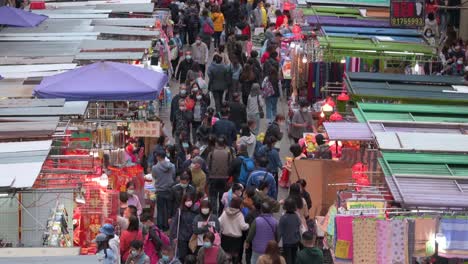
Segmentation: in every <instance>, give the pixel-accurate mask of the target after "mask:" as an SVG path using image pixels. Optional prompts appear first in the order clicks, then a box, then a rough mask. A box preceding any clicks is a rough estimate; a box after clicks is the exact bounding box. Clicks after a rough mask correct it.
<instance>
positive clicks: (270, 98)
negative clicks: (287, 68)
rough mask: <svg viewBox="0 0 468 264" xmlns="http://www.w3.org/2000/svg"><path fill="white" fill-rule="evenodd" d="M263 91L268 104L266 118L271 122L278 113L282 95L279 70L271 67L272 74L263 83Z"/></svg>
mask: <svg viewBox="0 0 468 264" xmlns="http://www.w3.org/2000/svg"><path fill="white" fill-rule="evenodd" d="M262 93H263V97H264V98H265V104H266V118H267V120H268V121H269V122H271V121H272V119H273V117H275V116H276V113H277V105H278V97H279V96H280V81H279V76H278V71H276V70H274V69H271V71H270V74H269V75H268V76H267V77H265V79H264V80H263V83H262Z"/></svg>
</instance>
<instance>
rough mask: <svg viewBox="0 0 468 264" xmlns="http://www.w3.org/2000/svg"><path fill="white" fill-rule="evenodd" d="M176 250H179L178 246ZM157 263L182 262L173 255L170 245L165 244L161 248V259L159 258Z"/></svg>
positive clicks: (171, 263)
mask: <svg viewBox="0 0 468 264" xmlns="http://www.w3.org/2000/svg"><path fill="white" fill-rule="evenodd" d="M178 250H180V248H178ZM182 261H183V260H182ZM158 264H182V262H181V261H180V260H179V259H178V258H177V257H176V256H174V248H172V247H171V246H165V247H163V249H162V256H161V259H159V261H158Z"/></svg>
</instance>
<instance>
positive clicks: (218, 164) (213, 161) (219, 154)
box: [207, 121, 234, 213]
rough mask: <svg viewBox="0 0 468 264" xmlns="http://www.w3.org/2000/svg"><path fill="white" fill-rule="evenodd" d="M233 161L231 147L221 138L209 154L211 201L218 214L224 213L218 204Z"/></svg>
mask: <svg viewBox="0 0 468 264" xmlns="http://www.w3.org/2000/svg"><path fill="white" fill-rule="evenodd" d="M218 122H219V121H218ZM233 159H234V153H233V151H232V150H231V148H230V147H228V146H227V145H226V142H225V139H224V137H223V136H219V137H218V138H217V141H216V147H215V148H214V150H213V151H212V152H211V153H210V154H208V159H207V163H208V171H209V172H210V176H209V183H210V187H209V192H210V194H209V195H210V200H211V201H213V202H214V201H216V205H215V209H216V210H215V211H216V213H217V212H218V210H219V211H222V210H221V209H219V207H221V205H218V204H219V202H220V196H221V195H222V194H223V193H224V191H225V189H226V182H227V180H228V178H229V168H230V166H231V163H232V160H233Z"/></svg>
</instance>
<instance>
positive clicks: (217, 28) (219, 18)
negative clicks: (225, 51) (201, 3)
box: [211, 5, 224, 49]
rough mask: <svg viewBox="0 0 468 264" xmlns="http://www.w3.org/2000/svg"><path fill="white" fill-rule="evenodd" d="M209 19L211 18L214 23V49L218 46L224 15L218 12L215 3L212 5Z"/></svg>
mask: <svg viewBox="0 0 468 264" xmlns="http://www.w3.org/2000/svg"><path fill="white" fill-rule="evenodd" d="M211 19H212V20H213V24H214V34H213V38H214V47H215V49H218V48H219V44H220V40H221V33H223V30H224V15H223V13H221V12H220V10H219V6H217V5H215V6H214V7H213V12H212V13H211Z"/></svg>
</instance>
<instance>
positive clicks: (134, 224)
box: [120, 207, 159, 262]
mask: <svg viewBox="0 0 468 264" xmlns="http://www.w3.org/2000/svg"><path fill="white" fill-rule="evenodd" d="M158 209H159V207H158ZM134 240H140V241H142V240H143V234H142V232H141V230H140V223H139V222H138V218H137V217H136V216H133V215H132V216H130V218H128V228H127V230H125V231H123V232H122V236H121V238H120V255H121V256H122V260H123V262H125V261H127V259H128V257H129V256H130V247H131V245H130V243H131V242H132V241H134Z"/></svg>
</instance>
